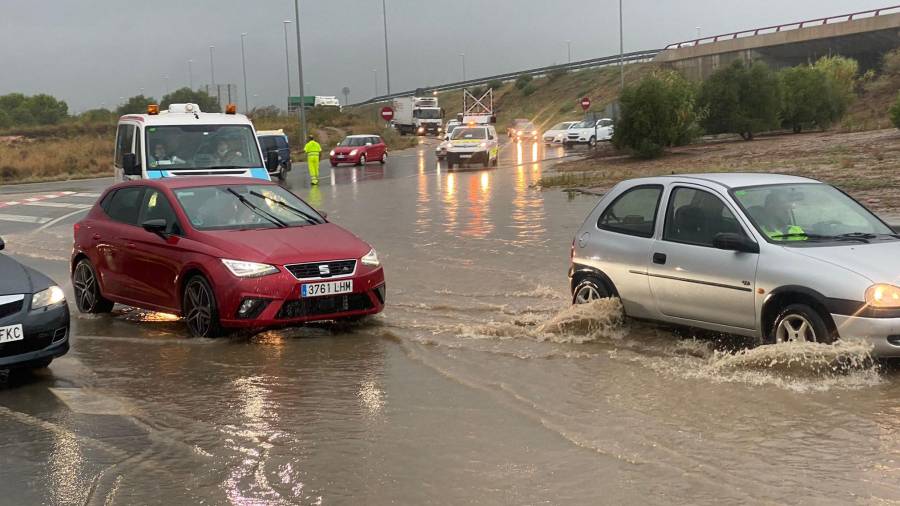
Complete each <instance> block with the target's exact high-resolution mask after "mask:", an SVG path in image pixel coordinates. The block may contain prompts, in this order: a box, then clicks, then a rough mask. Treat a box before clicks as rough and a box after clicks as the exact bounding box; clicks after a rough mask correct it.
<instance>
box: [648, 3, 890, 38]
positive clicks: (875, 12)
mask: <svg viewBox="0 0 900 506" xmlns="http://www.w3.org/2000/svg"><path fill="white" fill-rule="evenodd" d="M888 11H898V12H900V5H892V6H890V7H882V8H881V9H872V10H868V11H860V12H854V13H852V14H840V15H838V16H829V17H827V18H818V19H808V20H806V21H797V22H794V23H785V24H782V25H773V26H766V27H763V28H754V29H751V30H742V31H740V32H731V33H724V34H721V35H713V36H711V37H701V38H699V39H692V40H685V41H682V42H675V43H673V44H669V45H668V46H666V47H665V49H678V48H682V47H691V46H699V45H700V44H710V43H713V42H719V41H720V40H731V39H737V38H740V37H753V36H756V35H760V34H765V33H777V32H781V31H784V30H797V29H800V28H806V27H809V26H817V25H827V24H828V23H831V22H834V21H837V22H843V21H853V19H854V18H856V19H859V18H865V17H874V16H880V15H881V14H883V13H885V12H888Z"/></svg>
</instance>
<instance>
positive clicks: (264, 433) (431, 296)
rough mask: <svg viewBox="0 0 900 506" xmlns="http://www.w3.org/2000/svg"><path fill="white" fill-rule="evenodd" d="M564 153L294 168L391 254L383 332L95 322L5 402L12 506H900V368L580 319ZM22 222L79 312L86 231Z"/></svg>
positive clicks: (408, 156) (790, 347) (20, 254)
mask: <svg viewBox="0 0 900 506" xmlns="http://www.w3.org/2000/svg"><path fill="white" fill-rule="evenodd" d="M563 155H564V153H562V152H560V151H556V150H548V152H547V153H544V152H543V149H542V148H539V147H532V146H529V145H525V146H522V145H519V146H506V147H505V148H504V150H503V154H502V158H501V166H500V167H499V168H497V169H489V170H481V169H475V170H470V171H457V172H449V173H448V172H447V171H446V170H445V169H444V167H443V166H441V165H438V164H437V163H436V161H435V159H434V157H433V145H432V144H431V143H426V144H425V145H423V146H422V147H421V148H419V149H417V150H410V151H406V152H402V153H396V154H395V156H392V158H391V160H390V161H389V162H388V164H387V165H386V166H381V165H375V164H371V165H369V166H367V167H364V168H361V167H341V168H338V169H333V170H330V171H327V172H326V171H323V177H324V179H325V182H326V184H324V185H323V186H322V187H320V188H313V189H310V188H309V186H308V184H306V178H305V176H304V175H303V174H302V168H295V171H294V173H292V175H291V177H290V179H289V181H288V182H287V183H286V186H288V187H290V188H291V189H292V190H294V191H295V192H297V193H298V194H299V195H300V196H302V197H303V198H305V199H306V200H307V201H308V202H310V203H311V204H312V205H314V206H315V207H317V208H320V209H322V210H324V211H326V212H327V213H328V217H329V219H330V220H332V221H334V222H336V223H338V224H340V225H342V226H345V227H347V228H349V229H350V230H352V231H354V232H355V233H357V234H358V235H360V236H361V237H362V238H364V239H365V240H367V241H369V242H371V243H372V244H373V245H374V246H375V247H376V248H377V249H378V252H379V256H380V257H381V259H382V262H383V264H384V265H385V269H386V276H387V280H388V304H387V309H386V310H385V312H384V313H382V314H381V315H379V316H378V317H376V318H374V319H373V320H371V321H368V322H364V323H359V324H352V325H347V324H345V325H332V324H320V325H311V326H308V327H303V328H297V329H288V330H279V331H271V332H265V333H262V334H258V335H254V336H247V335H239V336H234V337H230V338H227V339H217V340H199V339H190V338H187V337H186V334H187V332H186V330H185V329H184V328H183V327H182V324H181V322H179V321H177V320H175V319H174V318H172V317H170V316H169V315H163V314H158V313H148V312H144V311H138V310H132V309H130V308H126V307H118V306H117V309H116V312H115V313H114V314H113V315H103V316H99V317H85V316H81V315H77V316H75V318H74V336H75V337H74V338H73V350H72V352H70V354H69V355H67V356H66V357H64V358H63V359H60V360H57V361H55V362H54V363H53V365H52V366H51V368H50V369H49V370H46V371H41V372H38V373H34V374H24V375H16V376H13V377H11V378H9V380H8V385H7V387H6V388H5V389H2V390H0V422H2V424H3V426H4V430H3V431H2V433H0V479H2V485H0V489H2V492H3V495H4V499H3V501H0V502H8V503H9V504H31V503H43V504H136V503H140V504H199V503H204V504H229V503H231V504H359V503H365V504H388V503H399V504H610V503H612V504H636V503H641V504H671V503H695V504H713V503H714V504H736V503H748V502H752V503H806V504H846V503H859V504H884V503H896V502H900V432H898V431H900V371H898V368H897V366H896V365H893V364H890V363H885V364H878V363H873V362H871V361H869V360H866V357H865V350H864V349H863V348H861V347H859V346H856V345H854V344H852V343H848V344H842V345H838V346H837V347H822V346H815V345H801V344H787V345H778V346H772V347H766V348H757V349H751V350H745V351H735V350H740V346H739V345H740V343H739V342H737V341H734V340H730V339H728V338H721V337H720V338H717V339H711V338H707V337H700V338H695V337H694V336H691V335H689V334H685V333H684V332H673V331H672V330H670V329H664V328H658V327H654V326H649V325H646V324H642V323H638V322H634V321H629V320H626V319H624V318H623V317H622V315H621V311H620V307H619V306H618V304H617V302H616V301H598V302H596V303H594V304H593V305H591V306H579V307H575V308H573V307H571V306H570V304H569V300H570V297H569V293H568V286H567V278H566V269H567V267H568V259H569V247H570V245H571V240H572V235H573V234H574V232H575V230H576V229H577V227H578V226H579V225H580V224H581V221H582V220H583V218H584V216H585V215H586V214H587V213H588V211H589V210H590V209H591V208H592V207H593V206H594V204H595V202H596V197H593V196H578V197H574V198H569V197H568V196H567V195H566V194H565V193H562V192H558V191H545V192H542V191H539V190H536V189H534V188H533V187H532V185H534V184H535V183H536V182H537V180H538V179H539V178H540V176H541V174H542V172H543V171H544V170H546V168H547V167H548V165H549V163H547V162H541V161H540V160H542V159H544V158H546V157H554V156H563ZM326 165H327V164H326ZM106 184H108V183H106ZM102 186H103V183H97V187H98V188H102ZM5 190H7V191H8V189H5ZM77 190H78V191H80V192H85V191H89V190H91V189H90V188H88V189H85V188H78V189H77ZM95 191H99V189H98V190H95ZM72 219H77V216H75V217H73V218H72ZM47 223H50V221H48V222H47ZM0 227H4V228H0V232H2V235H3V236H4V238H6V240H7V244H8V250H9V252H10V253H11V254H13V255H14V256H16V257H17V258H19V259H20V260H22V261H23V262H25V263H27V264H29V265H32V266H34V267H36V268H39V269H41V270H44V271H45V272H47V273H48V274H49V275H51V276H52V277H54V278H55V279H56V280H57V281H59V282H60V283H62V284H64V286H65V288H66V290H67V292H68V293H69V294H71V285H70V283H68V282H66V278H67V274H66V264H65V259H66V257H67V255H68V253H69V251H70V248H71V242H70V241H71V220H69V221H66V220H62V221H60V222H58V223H57V224H54V225H53V226H50V227H46V228H43V229H40V230H37V229H35V228H33V227H32V228H26V227H24V226H18V225H17V226H16V227H10V228H9V229H8V230H7V228H6V227H7V224H5V223H0ZM73 315H74V313H73Z"/></svg>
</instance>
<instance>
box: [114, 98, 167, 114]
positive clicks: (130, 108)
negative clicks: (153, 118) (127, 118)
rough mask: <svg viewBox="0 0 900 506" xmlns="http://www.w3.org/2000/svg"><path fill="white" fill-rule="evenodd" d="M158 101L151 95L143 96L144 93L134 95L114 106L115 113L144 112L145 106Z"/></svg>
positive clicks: (145, 111)
mask: <svg viewBox="0 0 900 506" xmlns="http://www.w3.org/2000/svg"><path fill="white" fill-rule="evenodd" d="M156 103H158V102H157V101H156V99H154V98H153V97H145V96H144V95H135V96H133V97H131V98H129V99H128V101H127V102H125V103H124V104H122V105H120V106H119V107H117V108H116V114H118V115H119V116H122V115H123V114H146V113H147V106H148V105H150V104H156Z"/></svg>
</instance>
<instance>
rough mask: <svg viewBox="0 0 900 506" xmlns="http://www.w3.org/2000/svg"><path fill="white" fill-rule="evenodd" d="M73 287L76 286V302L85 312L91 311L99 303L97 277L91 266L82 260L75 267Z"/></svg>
mask: <svg viewBox="0 0 900 506" xmlns="http://www.w3.org/2000/svg"><path fill="white" fill-rule="evenodd" d="M74 278H75V279H74V280H73V283H72V285H73V287H74V288H75V302H76V303H77V304H78V309H79V310H80V311H81V312H83V313H90V312H91V311H92V310H93V309H94V306H95V305H96V304H97V295H96V290H97V278H96V276H94V271H93V269H91V267H90V266H89V265H88V264H87V263H85V262H82V263H80V264H78V266H77V267H75V276H74Z"/></svg>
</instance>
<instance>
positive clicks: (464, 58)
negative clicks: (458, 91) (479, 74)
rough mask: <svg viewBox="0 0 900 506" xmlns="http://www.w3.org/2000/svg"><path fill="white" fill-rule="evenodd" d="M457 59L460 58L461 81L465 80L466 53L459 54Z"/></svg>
mask: <svg viewBox="0 0 900 506" xmlns="http://www.w3.org/2000/svg"><path fill="white" fill-rule="evenodd" d="M459 57H460V58H462V72H463V78H462V80H463V81H465V80H466V53H459Z"/></svg>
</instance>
